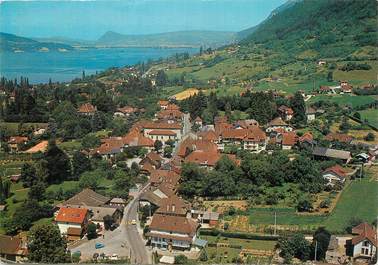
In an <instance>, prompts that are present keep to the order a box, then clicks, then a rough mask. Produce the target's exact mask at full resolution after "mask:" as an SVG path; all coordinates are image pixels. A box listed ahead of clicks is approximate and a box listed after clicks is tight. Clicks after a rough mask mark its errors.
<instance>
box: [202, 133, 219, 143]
mask: <svg viewBox="0 0 378 265" xmlns="http://www.w3.org/2000/svg"><path fill="white" fill-rule="evenodd" d="M198 136H199V137H200V138H201V139H202V140H208V141H212V142H214V141H217V140H218V136H217V134H216V133H215V131H213V130H208V131H205V132H199V133H198Z"/></svg>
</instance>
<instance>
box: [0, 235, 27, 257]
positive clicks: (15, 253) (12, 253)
mask: <svg viewBox="0 0 378 265" xmlns="http://www.w3.org/2000/svg"><path fill="white" fill-rule="evenodd" d="M27 253H28V251H27V245H26V240H24V239H23V238H22V237H21V236H6V235H0V258H2V259H5V260H7V261H14V262H17V263H19V262H25V261H27ZM4 264H5V263H4Z"/></svg>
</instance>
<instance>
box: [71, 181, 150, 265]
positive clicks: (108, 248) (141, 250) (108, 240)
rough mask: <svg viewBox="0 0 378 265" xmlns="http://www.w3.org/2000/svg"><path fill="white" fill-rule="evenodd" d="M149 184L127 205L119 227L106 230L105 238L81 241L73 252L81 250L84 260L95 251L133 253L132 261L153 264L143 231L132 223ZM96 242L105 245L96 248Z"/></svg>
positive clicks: (120, 253) (127, 254)
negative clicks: (143, 237)
mask: <svg viewBox="0 0 378 265" xmlns="http://www.w3.org/2000/svg"><path fill="white" fill-rule="evenodd" d="M148 186H149V185H147V186H145V187H144V188H143V189H142V190H141V191H139V192H137V193H136V194H135V197H134V199H133V200H132V201H131V202H130V203H129V204H128V205H127V206H126V207H125V209H124V215H123V218H122V221H121V224H120V226H119V227H118V228H117V229H115V230H114V231H106V232H105V237H104V238H102V237H99V238H96V239H93V240H90V241H82V242H79V244H78V245H77V246H72V247H70V250H71V252H75V251H80V252H81V256H82V259H83V260H89V259H91V258H92V256H93V254H94V253H99V254H100V253H105V254H106V255H113V254H118V256H119V257H129V256H130V254H131V263H139V264H151V263H152V260H151V254H150V253H148V252H147V250H146V247H145V242H144V241H143V239H142V236H141V233H142V231H139V232H140V233H139V232H138V227H140V226H139V224H137V225H132V224H130V223H131V221H132V220H138V218H137V216H138V214H137V210H138V198H139V196H140V194H141V193H142V192H143V191H144V190H146V189H147V188H148ZM96 243H103V244H104V245H105V247H104V248H101V249H95V244H96Z"/></svg>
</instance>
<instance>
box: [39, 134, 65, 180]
mask: <svg viewBox="0 0 378 265" xmlns="http://www.w3.org/2000/svg"><path fill="white" fill-rule="evenodd" d="M44 157H45V160H46V161H47V169H48V172H49V176H48V179H47V181H48V182H49V183H59V182H61V181H64V180H66V179H69V178H70V177H71V163H70V159H69V158H68V156H67V154H66V153H65V152H64V151H62V150H61V149H60V148H59V147H58V146H57V145H56V143H55V141H54V140H52V141H50V142H49V146H48V149H47V151H46V152H45V155H44Z"/></svg>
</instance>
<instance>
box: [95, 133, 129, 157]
mask: <svg viewBox="0 0 378 265" xmlns="http://www.w3.org/2000/svg"><path fill="white" fill-rule="evenodd" d="M101 142H102V144H101V145H100V146H99V147H98V148H95V149H94V150H93V153H98V154H100V155H105V154H114V153H119V152H121V148H122V147H123V146H124V141H123V138H122V137H110V138H106V139H102V140H101Z"/></svg>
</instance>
